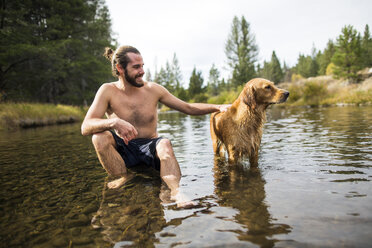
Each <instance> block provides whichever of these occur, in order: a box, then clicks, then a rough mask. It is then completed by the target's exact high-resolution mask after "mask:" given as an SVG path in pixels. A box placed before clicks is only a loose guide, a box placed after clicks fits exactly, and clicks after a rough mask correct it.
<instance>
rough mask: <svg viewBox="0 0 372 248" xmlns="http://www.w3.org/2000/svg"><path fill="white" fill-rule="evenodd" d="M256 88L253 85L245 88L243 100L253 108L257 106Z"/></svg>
mask: <svg viewBox="0 0 372 248" xmlns="http://www.w3.org/2000/svg"><path fill="white" fill-rule="evenodd" d="M255 94H256V90H255V89H254V88H253V86H249V87H247V88H245V90H244V97H243V102H244V103H245V104H247V105H248V106H249V107H251V108H252V109H255V108H256V96H255Z"/></svg>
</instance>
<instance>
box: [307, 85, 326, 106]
mask: <svg viewBox="0 0 372 248" xmlns="http://www.w3.org/2000/svg"><path fill="white" fill-rule="evenodd" d="M327 93H328V91H327V86H326V85H325V84H324V83H322V82H312V81H309V82H306V83H305V86H304V90H303V98H304V101H305V102H306V103H307V104H310V105H318V104H320V103H321V100H322V99H324V98H325V97H326V96H327Z"/></svg>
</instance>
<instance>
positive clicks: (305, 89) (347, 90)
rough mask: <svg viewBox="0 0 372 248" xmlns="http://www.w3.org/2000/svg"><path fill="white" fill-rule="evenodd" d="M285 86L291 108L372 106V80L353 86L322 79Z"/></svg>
mask: <svg viewBox="0 0 372 248" xmlns="http://www.w3.org/2000/svg"><path fill="white" fill-rule="evenodd" d="M283 86H284V87H283V88H286V89H288V91H289V92H290V96H289V98H288V101H287V103H286V105H289V106H303V105H307V106H322V105H323V106H324V105H325V106H326V105H343V104H347V105H349V104H353V105H364V104H372V78H370V79H368V80H365V81H364V82H362V83H358V84H351V83H348V82H345V81H340V80H329V79H325V78H321V77H320V78H312V79H308V80H304V81H300V82H297V83H289V84H286V85H283ZM286 86H287V87H286Z"/></svg>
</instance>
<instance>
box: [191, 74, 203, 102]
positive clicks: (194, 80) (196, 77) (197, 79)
mask: <svg viewBox="0 0 372 248" xmlns="http://www.w3.org/2000/svg"><path fill="white" fill-rule="evenodd" d="M203 82H204V79H203V76H202V72H201V71H197V70H196V67H194V69H193V71H192V73H191V77H190V83H189V90H188V91H189V96H190V98H194V97H195V96H196V95H198V94H200V93H203Z"/></svg>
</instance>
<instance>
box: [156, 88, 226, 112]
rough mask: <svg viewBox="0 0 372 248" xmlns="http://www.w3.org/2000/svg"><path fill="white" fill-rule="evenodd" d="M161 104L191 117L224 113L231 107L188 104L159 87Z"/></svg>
mask: <svg viewBox="0 0 372 248" xmlns="http://www.w3.org/2000/svg"><path fill="white" fill-rule="evenodd" d="M159 92H160V95H161V97H160V102H161V103H163V104H165V105H166V106H168V107H169V108H172V109H175V110H178V111H180V112H182V113H185V114H189V115H204V114H209V113H213V112H218V111H221V112H224V111H226V110H227V108H228V107H229V106H230V105H218V104H208V103H187V102H185V101H182V100H181V99H179V98H177V97H175V96H174V95H172V94H171V93H169V91H168V90H167V89H165V88H164V87H163V86H160V85H159Z"/></svg>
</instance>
